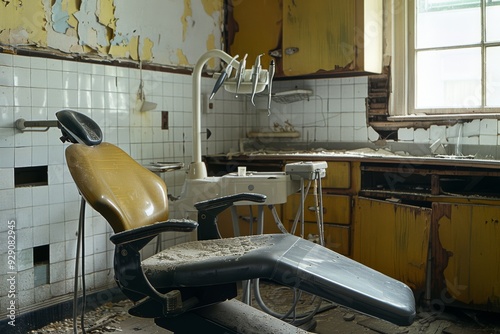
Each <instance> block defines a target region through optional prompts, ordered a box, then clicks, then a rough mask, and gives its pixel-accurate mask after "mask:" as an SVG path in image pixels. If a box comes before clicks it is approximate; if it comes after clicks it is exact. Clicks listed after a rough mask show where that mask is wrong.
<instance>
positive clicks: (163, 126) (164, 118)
mask: <svg viewBox="0 0 500 334" xmlns="http://www.w3.org/2000/svg"><path fill="white" fill-rule="evenodd" d="M161 129H162V130H168V111H162V112H161Z"/></svg>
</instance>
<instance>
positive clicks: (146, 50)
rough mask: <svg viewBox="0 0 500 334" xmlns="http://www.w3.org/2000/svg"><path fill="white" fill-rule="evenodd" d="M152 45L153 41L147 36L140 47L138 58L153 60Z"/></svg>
mask: <svg viewBox="0 0 500 334" xmlns="http://www.w3.org/2000/svg"><path fill="white" fill-rule="evenodd" d="M153 46H154V43H153V41H152V40H150V39H149V38H146V39H145V40H144V43H143V45H142V48H141V55H140V59H142V60H153Z"/></svg>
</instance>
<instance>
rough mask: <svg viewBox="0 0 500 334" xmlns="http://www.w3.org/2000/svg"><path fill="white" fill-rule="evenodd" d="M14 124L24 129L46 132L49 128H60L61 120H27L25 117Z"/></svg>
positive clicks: (19, 128)
mask: <svg viewBox="0 0 500 334" xmlns="http://www.w3.org/2000/svg"><path fill="white" fill-rule="evenodd" d="M14 126H15V127H16V128H17V129H18V130H20V131H22V132H26V131H38V132H45V131H48V130H49V128H58V127H59V122H58V121H56V120H54V121H27V120H25V119H24V118H19V119H17V120H16V122H15V123H14ZM26 128H42V129H29V130H28V129H26Z"/></svg>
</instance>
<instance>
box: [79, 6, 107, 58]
mask: <svg viewBox="0 0 500 334" xmlns="http://www.w3.org/2000/svg"><path fill="white" fill-rule="evenodd" d="M97 1H98V0H87V1H85V2H83V3H82V4H81V6H80V10H79V11H78V12H76V13H75V14H74V15H75V17H76V19H77V20H78V38H79V41H80V44H85V45H86V46H88V47H90V48H92V49H94V50H97V51H102V47H107V46H109V40H108V34H107V30H106V27H105V26H103V25H102V24H100V23H99V22H98V18H97V11H98V4H97Z"/></svg>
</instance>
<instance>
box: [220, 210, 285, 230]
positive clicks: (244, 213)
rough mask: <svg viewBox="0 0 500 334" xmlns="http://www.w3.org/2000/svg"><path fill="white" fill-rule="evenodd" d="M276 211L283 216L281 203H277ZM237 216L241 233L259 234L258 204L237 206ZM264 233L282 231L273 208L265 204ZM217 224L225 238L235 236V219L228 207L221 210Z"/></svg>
mask: <svg viewBox="0 0 500 334" xmlns="http://www.w3.org/2000/svg"><path fill="white" fill-rule="evenodd" d="M275 208H276V212H277V214H278V216H279V218H280V220H281V219H282V218H281V211H282V209H281V205H276V206H275ZM235 209H236V216H237V219H238V226H239V229H240V235H253V234H257V214H258V207H257V206H256V205H252V206H250V205H240V206H236V207H235ZM263 209H264V233H265V234H269V233H281V231H280V230H279V229H278V227H277V225H276V223H275V220H274V216H273V214H272V212H271V210H270V209H269V208H268V207H267V206H264V207H263ZM252 218H253V223H252V224H250V222H251V219H252ZM217 226H218V227H219V232H220V234H221V236H222V237H223V238H231V237H234V236H235V235H234V229H233V220H232V214H231V210H229V209H227V210H224V211H223V212H221V213H220V214H219V215H218V216H217Z"/></svg>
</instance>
